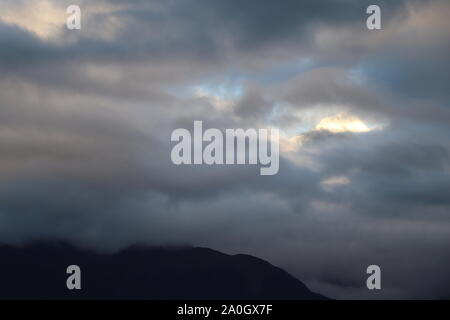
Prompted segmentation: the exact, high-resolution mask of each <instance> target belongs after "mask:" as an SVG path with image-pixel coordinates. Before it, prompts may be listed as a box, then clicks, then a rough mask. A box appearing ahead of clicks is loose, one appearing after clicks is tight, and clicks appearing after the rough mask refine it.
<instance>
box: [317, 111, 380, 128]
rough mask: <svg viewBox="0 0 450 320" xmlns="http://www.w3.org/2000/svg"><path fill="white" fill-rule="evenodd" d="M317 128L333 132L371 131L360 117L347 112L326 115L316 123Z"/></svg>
mask: <svg viewBox="0 0 450 320" xmlns="http://www.w3.org/2000/svg"><path fill="white" fill-rule="evenodd" d="M315 130H326V131H330V132H333V133H340V132H369V131H371V130H372V129H370V128H369V127H368V126H367V125H366V124H365V123H364V122H363V121H361V120H360V119H359V118H358V117H355V116H351V115H348V114H346V113H339V114H337V115H335V116H331V117H326V118H323V119H322V120H320V122H319V123H318V124H317V125H316V127H315Z"/></svg>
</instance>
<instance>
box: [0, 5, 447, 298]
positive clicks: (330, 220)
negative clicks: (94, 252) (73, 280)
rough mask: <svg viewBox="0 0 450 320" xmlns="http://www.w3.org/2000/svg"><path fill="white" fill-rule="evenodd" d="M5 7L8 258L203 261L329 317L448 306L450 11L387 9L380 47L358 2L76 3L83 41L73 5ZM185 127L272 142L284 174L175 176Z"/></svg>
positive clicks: (1, 193)
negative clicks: (311, 295) (341, 306)
mask: <svg viewBox="0 0 450 320" xmlns="http://www.w3.org/2000/svg"><path fill="white" fill-rule="evenodd" d="M4 3H5V10H2V13H0V46H1V47H2V50H1V51H0V71H1V72H2V78H1V80H0V106H1V107H0V154H1V157H0V182H1V184H0V185H1V186H0V242H7V243H22V242H25V241H29V240H33V239H40V238H62V239H65V240H69V241H71V242H74V243H77V244H79V245H83V246H88V247H94V248H96V249H99V250H117V249H118V248H122V247H124V246H127V245H129V244H132V243H136V242H138V243H147V244H152V245H166V244H180V243H181V244H191V245H202V246H211V247H214V248H217V249H222V250H225V251H227V252H236V253H237V252H240V253H250V254H254V255H258V256H260V257H263V258H266V259H268V260H269V261H271V262H273V263H275V264H277V265H280V266H283V267H285V268H286V269H287V270H288V271H290V272H292V273H293V274H295V275H296V276H297V277H299V278H300V279H302V280H305V281H306V282H307V283H308V284H310V285H311V286H313V288H316V289H317V290H318V291H319V292H322V293H324V294H328V295H330V296H332V297H343V298H348V297H352V298H380V297H388V298H442V297H448V296H449V295H450V292H449V289H448V288H447V287H446V285H445V284H446V283H448V281H447V280H448V276H447V272H446V269H448V265H449V262H450V256H449V254H447V252H450V251H449V250H448V243H449V241H448V240H449V239H448V238H449V233H448V230H449V229H448V227H449V217H448V209H449V202H448V199H450V195H449V194H448V190H450V188H449V187H450V182H449V181H450V171H449V150H450V149H449V148H450V145H449V142H448V136H449V133H450V132H449V130H448V121H449V119H450V117H449V111H448V108H447V107H448V95H447V94H446V92H447V91H446V90H444V87H445V85H446V84H447V83H448V81H446V80H447V76H446V73H447V74H448V72H447V68H446V65H447V63H446V59H444V57H445V53H446V52H447V51H446V50H447V45H448V37H447V35H446V33H445V32H444V31H442V30H443V29H445V27H446V26H447V22H446V21H447V20H446V17H445V15H443V14H442V12H444V11H445V9H446V8H447V3H446V2H443V1H428V2H426V3H425V2H420V1H408V2H406V1H395V2H392V1H382V2H380V5H381V7H382V8H383V9H382V10H383V30H382V31H380V32H378V31H377V32H371V31H368V30H367V29H366V28H365V18H366V14H365V8H366V7H367V6H366V4H369V2H365V1H362V2H360V1H358V2H356V1H345V2H342V1H332V0H329V1H325V2H321V3H320V4H317V3H315V2H312V1H285V2H283V5H280V3H279V2H275V1H269V2H265V3H264V5H262V4H261V2H260V1H253V0H252V1H245V3H243V2H242V1H234V0H232V1H214V0H213V1H210V0H208V1H202V0H200V1H189V0H185V1H152V2H149V1H131V2H127V3H124V2H123V1H81V2H79V4H80V6H81V7H82V10H83V27H82V30H80V32H75V33H73V32H69V31H67V30H65V29H64V28H61V25H60V21H61V16H59V13H58V12H59V9H57V8H60V7H61V6H64V5H65V2H58V3H57V2H55V1H44V2H39V3H44V4H45V5H44V7H43V9H42V11H45V12H47V13H48V16H46V15H43V16H41V15H39V14H38V13H36V16H35V17H34V18H35V20H33V21H30V22H28V21H25V20H24V19H22V18H20V17H23V15H22V14H25V16H28V15H33V13H34V12H35V9H34V5H33V4H32V3H31V1H19V2H15V1H6V2H4ZM33 3H34V2H33ZM370 4H371V3H370ZM61 14H62V16H63V17H65V16H66V14H65V11H62V12H61ZM58 26H59V27H58ZM54 28H56V29H54ZM417 34H420V35H423V36H420V37H418V36H417ZM194 120H202V121H203V123H204V126H205V127H211V128H212V127H214V128H218V129H226V128H250V127H256V128H266V127H276V128H279V129H280V131H281V134H282V141H281V144H282V145H281V147H282V148H281V150H282V153H281V159H280V171H279V174H278V175H276V176H272V177H261V176H259V174H258V172H259V170H258V168H257V167H256V166H242V167H241V166H234V167H227V166H221V167H206V166H205V167H203V166H200V167H196V166H180V167H178V166H175V165H173V164H172V163H171V161H170V151H171V143H170V134H171V132H172V131H173V130H174V129H177V128H191V127H192V125H193V121H194ZM373 263H375V264H379V265H380V266H381V267H382V270H383V277H385V278H383V286H384V289H383V290H382V292H379V293H374V292H368V291H367V290H366V289H365V277H366V274H365V268H366V267H367V265H369V264H373ZM411 279H415V280H414V281H411Z"/></svg>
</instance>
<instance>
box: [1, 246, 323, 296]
mask: <svg viewBox="0 0 450 320" xmlns="http://www.w3.org/2000/svg"><path fill="white" fill-rule="evenodd" d="M69 265H78V266H79V267H80V269H81V290H68V289H67V287H66V280H67V278H68V277H69V276H70V274H67V273H66V270H67V267H68V266H69ZM0 299H7V300H16V299H33V300H34V299H44V300H45V299H58V300H59V299H62V300H71V299H75V300H77V299H87V300H91V299H102V300H104V299H107V300H110V299H112V300H116V299H125V300H128V299H138V300H197V299H199V300H323V299H327V298H326V297H324V296H322V295H320V294H317V293H314V292H312V291H310V290H309V289H308V288H307V287H306V285H304V284H303V283H302V282H301V281H300V280H298V279H296V278H294V277H293V276H292V275H290V274H289V273H288V272H286V271H284V270H283V269H281V268H278V267H276V266H273V265H272V264H270V263H269V262H267V261H265V260H263V259H260V258H257V257H254V256H251V255H247V254H236V255H228V254H225V253H222V252H219V251H216V250H213V249H210V248H203V247H147V246H141V245H139V246H130V247H128V248H126V249H124V250H121V251H119V252H116V253H96V252H95V251H91V250H84V249H80V248H77V247H74V246H72V245H69V244H67V243H58V244H54V243H52V244H46V243H38V244H28V245H26V246H22V247H14V246H10V245H0Z"/></svg>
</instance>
